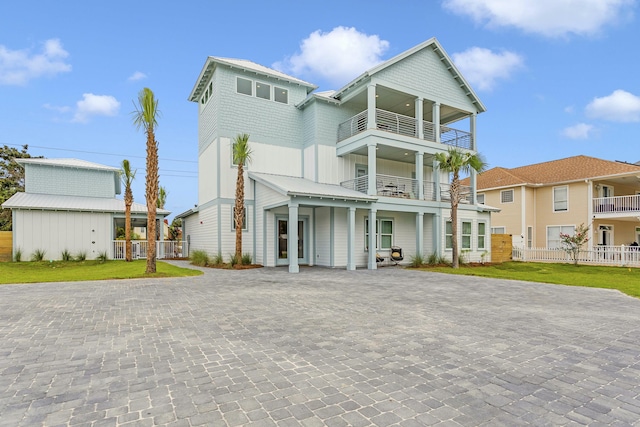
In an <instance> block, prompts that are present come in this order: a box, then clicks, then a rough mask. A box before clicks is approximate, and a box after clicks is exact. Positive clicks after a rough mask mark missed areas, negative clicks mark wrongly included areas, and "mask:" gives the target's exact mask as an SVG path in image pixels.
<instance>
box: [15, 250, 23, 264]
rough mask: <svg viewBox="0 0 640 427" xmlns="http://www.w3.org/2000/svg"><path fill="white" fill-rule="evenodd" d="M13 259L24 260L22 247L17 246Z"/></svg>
mask: <svg viewBox="0 0 640 427" xmlns="http://www.w3.org/2000/svg"><path fill="white" fill-rule="evenodd" d="M13 259H14V260H15V262H20V261H22V249H21V248H16V252H15V253H14V254H13Z"/></svg>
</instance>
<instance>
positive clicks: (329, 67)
mask: <svg viewBox="0 0 640 427" xmlns="http://www.w3.org/2000/svg"><path fill="white" fill-rule="evenodd" d="M388 48H389V42H388V41H386V40H381V39H380V37H378V36H377V35H367V34H364V33H361V32H359V31H358V30H356V29H355V28H353V27H351V28H347V27H336V28H334V29H333V30H331V31H330V32H328V33H323V32H321V31H320V30H318V31H315V32H313V33H311V34H310V35H309V37H307V38H306V39H304V40H303V41H302V42H301V43H300V52H299V53H296V54H294V55H292V56H290V57H288V58H286V59H285V60H284V61H281V62H276V63H275V64H273V67H274V68H276V69H278V70H280V71H283V72H287V73H291V74H294V75H298V76H307V75H308V76H310V77H314V76H317V77H321V78H324V79H327V80H328V81H330V82H331V83H332V84H335V85H342V84H345V83H347V82H348V81H349V80H351V79H353V78H355V77H357V76H358V75H360V74H362V73H363V72H365V71H366V70H368V69H369V68H372V67H374V66H375V65H377V64H379V63H380V62H382V55H383V54H384V53H385V52H386V51H387V49H388Z"/></svg>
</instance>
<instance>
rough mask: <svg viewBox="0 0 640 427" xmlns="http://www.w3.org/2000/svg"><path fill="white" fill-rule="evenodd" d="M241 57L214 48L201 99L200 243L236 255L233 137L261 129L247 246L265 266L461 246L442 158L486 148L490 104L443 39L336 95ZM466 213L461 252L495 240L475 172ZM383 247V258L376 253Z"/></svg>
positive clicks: (251, 169) (193, 240)
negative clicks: (483, 138) (482, 121)
mask: <svg viewBox="0 0 640 427" xmlns="http://www.w3.org/2000/svg"><path fill="white" fill-rule="evenodd" d="M315 89H316V86H315V85H313V84H311V83H308V82H306V81H303V80H300V79H298V78H295V77H292V76H289V75H286V74H284V73H281V72H279V71H276V70H273V69H271V68H267V67H264V66H262V65H258V64H256V63H254V62H251V61H248V60H241V59H229V58H219V57H208V58H207V60H206V62H205V64H204V67H203V68H202V71H201V72H200V75H199V76H198V79H197V81H196V84H195V87H194V88H193V90H192V92H191V94H190V95H189V100H190V101H193V102H195V103H197V105H198V126H199V141H198V149H199V150H198V152H199V155H198V160H199V162H198V163H199V164H198V171H199V174H198V175H199V178H198V182H199V186H198V203H197V205H196V207H195V208H194V209H190V210H189V211H187V212H184V213H182V214H179V215H178V217H179V218H182V219H183V220H184V222H183V236H185V238H186V239H187V240H188V241H189V242H190V248H191V249H202V250H205V251H207V252H209V253H210V254H218V253H220V254H222V255H223V256H225V257H226V256H228V255H229V254H231V253H233V252H234V244H235V240H234V221H233V217H232V214H233V209H234V207H233V205H234V197H235V192H234V191H235V181H236V167H235V166H234V164H233V160H232V154H231V153H232V143H233V138H234V137H235V136H236V135H238V134H239V133H247V134H249V135H250V147H251V149H252V150H253V156H252V158H253V160H252V162H251V163H250V164H248V165H246V169H245V170H246V173H247V178H248V179H246V181H245V185H246V188H245V194H246V196H245V197H246V205H245V216H246V221H245V226H244V235H243V252H248V253H250V254H252V256H253V259H254V261H255V262H257V263H260V264H263V265H264V266H279V265H286V266H288V269H289V271H290V272H297V271H298V270H299V266H300V265H310V266H311V265H318V266H327V267H340V268H346V269H349V270H353V269H355V268H356V267H367V268H369V269H375V268H376V267H377V265H378V263H377V262H376V261H379V259H380V258H384V259H385V260H384V261H383V263H382V265H385V264H387V263H389V262H390V259H389V257H390V255H391V253H392V252H395V251H396V250H395V249H394V250H393V251H392V247H399V248H402V254H403V258H404V261H403V262H405V263H406V262H407V261H408V260H409V259H410V258H411V257H412V256H413V255H416V254H420V255H423V256H428V255H430V254H432V253H436V254H438V255H441V256H445V257H449V258H450V256H451V249H450V247H451V238H452V236H451V224H450V203H449V199H448V194H449V193H448V186H449V176H448V174H447V173H444V172H441V171H439V170H438V169H437V167H436V162H435V160H434V155H435V154H436V153H440V152H445V151H447V149H448V148H450V147H452V146H455V147H459V148H461V149H464V150H469V151H472V152H475V151H476V150H477V143H476V116H477V114H478V113H482V112H484V111H485V107H484V105H483V104H482V102H481V101H480V99H479V98H478V97H477V96H476V94H475V93H474V91H473V89H472V88H471V87H470V86H469V84H468V83H467V82H466V81H465V79H464V77H463V76H462V75H461V74H460V72H459V71H458V70H457V69H456V67H455V65H454V64H453V62H452V61H451V59H450V58H449V56H448V55H447V53H446V52H445V51H444V49H443V48H442V46H441V45H440V43H439V42H438V41H437V40H436V39H435V38H432V39H430V40H427V41H425V42H423V43H421V44H419V45H418V46H415V47H413V48H411V49H409V50H407V51H406V52H403V53H401V54H400V55H397V56H396V57H394V58H392V59H390V60H388V61H386V62H384V63H382V64H380V65H378V66H376V67H374V68H372V69H370V70H368V71H366V72H364V73H363V74H361V75H360V76H358V77H357V78H355V79H354V80H353V81H351V82H349V83H348V84H347V85H345V86H344V87H342V88H341V89H339V90H337V91H328V92H317V93H316V92H314V91H315ZM471 178H472V179H471V186H470V187H467V191H466V200H465V203H463V204H461V206H460V209H459V216H458V218H459V221H460V224H459V226H458V230H461V236H460V246H459V247H460V248H462V250H464V251H465V252H466V253H467V258H468V259H469V260H471V261H473V260H480V258H481V256H483V255H486V251H488V250H489V248H490V247H491V246H490V234H489V230H490V212H489V208H488V207H486V206H484V205H480V204H478V203H476V191H475V176H472V177H471ZM376 255H378V256H376Z"/></svg>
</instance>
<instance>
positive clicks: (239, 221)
mask: <svg viewBox="0 0 640 427" xmlns="http://www.w3.org/2000/svg"><path fill="white" fill-rule="evenodd" d="M234 214H235V218H234V219H235V221H236V259H238V260H240V259H241V258H242V229H243V228H244V166H243V165H242V163H240V164H239V165H238V177H237V178H236V201H235V213H234Z"/></svg>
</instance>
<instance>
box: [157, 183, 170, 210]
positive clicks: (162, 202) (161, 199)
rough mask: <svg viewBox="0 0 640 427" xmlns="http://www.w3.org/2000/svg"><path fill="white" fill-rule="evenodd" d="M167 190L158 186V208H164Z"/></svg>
mask: <svg viewBox="0 0 640 427" xmlns="http://www.w3.org/2000/svg"><path fill="white" fill-rule="evenodd" d="M167 194H168V193H167V190H166V189H165V188H164V187H163V186H160V188H159V189H158V209H164V205H165V203H167Z"/></svg>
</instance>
